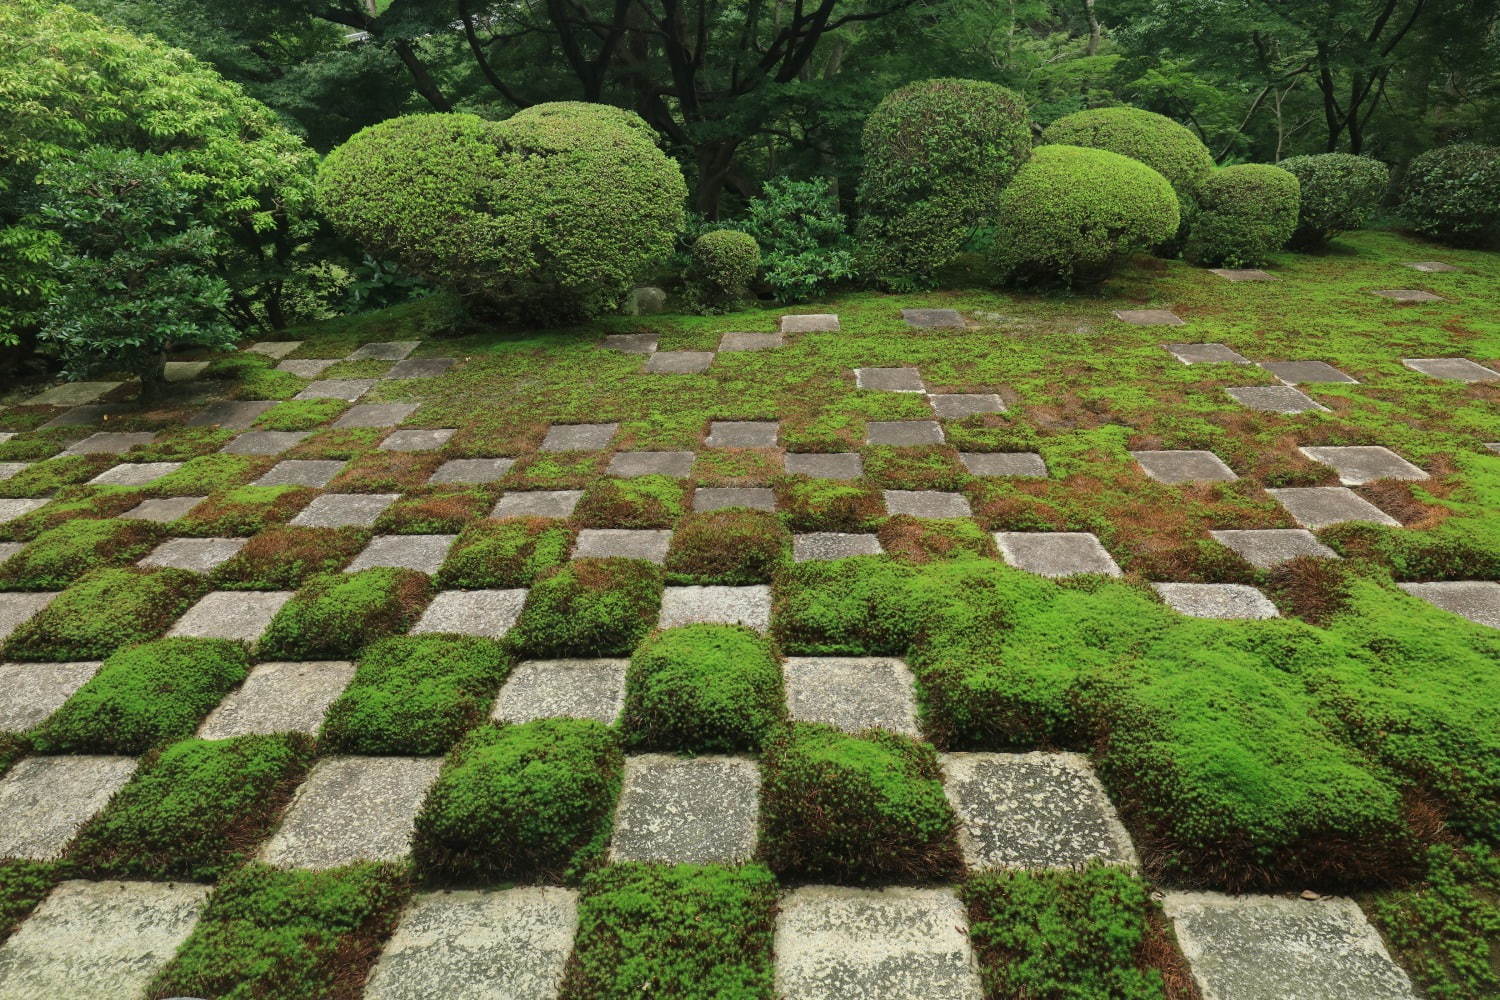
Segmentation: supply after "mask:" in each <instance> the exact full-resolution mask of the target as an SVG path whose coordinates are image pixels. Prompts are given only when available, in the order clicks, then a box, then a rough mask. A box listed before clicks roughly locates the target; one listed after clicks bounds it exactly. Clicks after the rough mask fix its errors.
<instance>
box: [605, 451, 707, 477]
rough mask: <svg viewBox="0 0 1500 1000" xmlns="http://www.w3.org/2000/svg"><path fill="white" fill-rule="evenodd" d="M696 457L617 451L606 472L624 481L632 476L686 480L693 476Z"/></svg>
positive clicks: (675, 453) (686, 453)
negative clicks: (667, 477)
mask: <svg viewBox="0 0 1500 1000" xmlns="http://www.w3.org/2000/svg"><path fill="white" fill-rule="evenodd" d="M695 457H696V456H695V455H694V454H693V453H692V452H690V451H617V452H615V454H614V457H613V458H611V459H610V460H609V468H608V469H607V470H606V471H607V472H608V474H609V475H611V476H619V477H620V478H622V479H625V478H629V477H631V476H670V477H671V478H673V479H686V478H687V477H688V476H690V475H692V474H693V459H694V458H695Z"/></svg>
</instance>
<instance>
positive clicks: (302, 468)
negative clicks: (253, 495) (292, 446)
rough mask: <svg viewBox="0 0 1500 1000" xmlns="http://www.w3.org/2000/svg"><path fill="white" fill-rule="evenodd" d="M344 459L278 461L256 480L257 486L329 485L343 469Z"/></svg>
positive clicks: (292, 459) (290, 459) (291, 459)
mask: <svg viewBox="0 0 1500 1000" xmlns="http://www.w3.org/2000/svg"><path fill="white" fill-rule="evenodd" d="M343 468H344V461H343V459H322V458H319V459H308V458H289V459H287V460H286V461H284V462H277V463H276V464H275V465H273V466H271V468H270V469H268V470H266V473H265V474H264V475H263V476H261V477H260V478H259V479H257V480H256V481H255V485H256V486H315V487H321V486H327V485H328V484H329V483H330V482H332V481H333V477H334V476H336V475H338V474H339V473H340V472H342V471H343Z"/></svg>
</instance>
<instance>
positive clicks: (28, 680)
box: [0, 660, 99, 733]
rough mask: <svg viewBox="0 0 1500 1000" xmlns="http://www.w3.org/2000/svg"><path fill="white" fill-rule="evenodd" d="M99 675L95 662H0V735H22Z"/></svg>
mask: <svg viewBox="0 0 1500 1000" xmlns="http://www.w3.org/2000/svg"><path fill="white" fill-rule="evenodd" d="M98 672H99V663H98V661H92V660H91V661H83V662H77V663H0V733H24V732H26V730H28V729H31V728H33V727H34V726H37V725H38V724H40V723H41V722H42V720H43V719H45V718H47V716H49V715H51V714H52V713H53V712H55V711H57V710H58V709H59V708H60V707H62V703H63V702H65V701H67V700H68V699H69V698H70V697H72V695H73V692H74V691H77V690H78V689H79V688H81V687H83V685H84V682H86V681H87V680H88V679H89V678H90V677H93V676H94V675H95V674H97V673H98Z"/></svg>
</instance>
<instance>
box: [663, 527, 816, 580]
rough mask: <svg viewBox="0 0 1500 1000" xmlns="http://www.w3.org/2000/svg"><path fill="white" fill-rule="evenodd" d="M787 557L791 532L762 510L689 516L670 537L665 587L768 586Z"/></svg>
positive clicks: (788, 557)
mask: <svg viewBox="0 0 1500 1000" xmlns="http://www.w3.org/2000/svg"><path fill="white" fill-rule="evenodd" d="M791 555H792V534H791V532H789V531H787V529H786V528H785V527H784V526H783V525H782V523H781V522H780V521H779V520H778V519H777V517H776V515H775V514H772V513H770V512H768V511H763V510H741V509H729V510H715V511H709V512H707V513H702V514H689V515H687V516H686V517H684V518H683V519H682V520H681V521H679V522H678V523H677V528H676V530H675V531H673V532H672V545H671V547H670V548H669V549H668V550H667V561H666V572H667V582H668V583H671V584H699V585H703V586H713V585H717V586H725V587H735V586H745V585H748V584H756V583H770V582H771V578H772V577H773V576H775V574H776V572H777V571H778V570H779V569H781V567H782V566H784V565H786V564H787V563H789V562H791Z"/></svg>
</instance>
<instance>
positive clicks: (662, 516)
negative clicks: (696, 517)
mask: <svg viewBox="0 0 1500 1000" xmlns="http://www.w3.org/2000/svg"><path fill="white" fill-rule="evenodd" d="M686 511H687V495H686V491H685V490H684V489H683V487H682V484H681V483H679V482H677V481H676V480H675V479H669V478H668V477H666V476H655V475H653V476H634V477H632V478H630V479H596V480H594V481H593V482H591V483H589V485H588V487H587V488H585V489H584V491H583V496H581V497H579V499H578V506H577V507H575V508H574V509H573V518H574V520H576V521H577V522H578V523H579V524H581V525H584V526H585V527H591V528H670V527H671V526H672V525H673V524H675V523H676V522H677V519H678V518H680V517H681V516H682V515H683V514H684V513H685V512H686Z"/></svg>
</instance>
